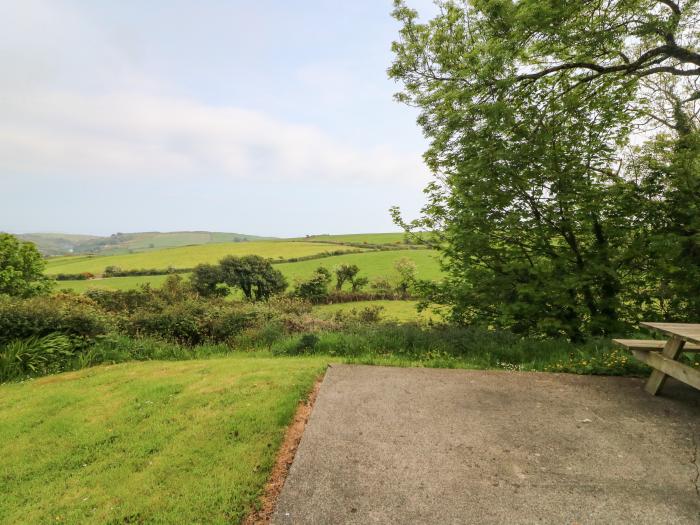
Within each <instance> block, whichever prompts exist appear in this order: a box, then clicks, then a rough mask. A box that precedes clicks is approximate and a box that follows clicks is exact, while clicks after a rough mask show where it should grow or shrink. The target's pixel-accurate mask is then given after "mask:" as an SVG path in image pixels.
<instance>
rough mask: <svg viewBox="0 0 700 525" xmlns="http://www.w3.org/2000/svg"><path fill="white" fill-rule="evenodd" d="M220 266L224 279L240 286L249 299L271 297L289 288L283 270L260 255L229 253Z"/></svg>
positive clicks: (228, 282) (233, 285)
mask: <svg viewBox="0 0 700 525" xmlns="http://www.w3.org/2000/svg"><path fill="white" fill-rule="evenodd" d="M219 268H220V272H221V279H222V281H223V282H224V283H225V284H227V285H229V286H231V287H237V288H240V289H241V291H242V292H243V295H245V297H246V299H248V300H255V301H259V300H265V299H269V298H270V297H271V296H273V295H276V294H279V293H281V292H283V291H284V290H285V289H286V288H287V280H286V279H285V278H284V275H282V272H280V271H279V270H276V269H275V268H273V267H272V264H270V261H268V260H266V259H263V258H262V257H260V256H259V255H245V256H243V257H234V256H233V255H228V256H226V257H224V258H223V259H221V261H219Z"/></svg>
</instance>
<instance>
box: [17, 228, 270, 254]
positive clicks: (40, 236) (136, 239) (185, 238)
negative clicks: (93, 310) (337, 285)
mask: <svg viewBox="0 0 700 525" xmlns="http://www.w3.org/2000/svg"><path fill="white" fill-rule="evenodd" d="M17 237H19V238H20V239H22V240H25V241H29V242H33V243H34V244H36V246H37V248H38V249H39V251H40V252H41V253H42V254H43V255H46V256H56V255H68V254H88V253H90V254H106V253H109V254H119V253H131V252H137V251H148V250H158V249H161V248H174V247H178V246H191V245H200V244H213V243H223V242H248V241H262V240H270V239H272V237H258V236H255V235H244V234H241V233H226V232H207V231H183V232H137V233H115V234H113V235H109V236H97V235H71V234H63V233H25V234H20V235H18V236H17Z"/></svg>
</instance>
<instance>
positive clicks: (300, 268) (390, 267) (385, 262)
mask: <svg viewBox="0 0 700 525" xmlns="http://www.w3.org/2000/svg"><path fill="white" fill-rule="evenodd" d="M246 244H253V243H246ZM264 244H267V243H264ZM270 244H272V243H270ZM299 244H305V243H299ZM198 248H202V247H201V246H199V247H198ZM164 251H170V250H164ZM153 253H154V254H155V253H160V252H153ZM436 255H437V252H434V251H432V250H397V251H385V252H367V253H351V254H347V255H336V256H333V257H326V258H323V259H312V260H309V261H300V262H295V263H281V264H276V265H275V268H277V269H279V270H281V271H282V273H283V274H284V275H285V277H286V278H287V280H288V281H289V283H290V285H292V284H293V283H294V281H295V280H297V279H306V278H308V277H310V276H311V275H312V274H313V272H314V271H315V270H316V268H318V267H319V266H324V267H326V268H328V269H329V270H333V268H334V267H335V266H337V265H340V264H357V266H359V268H360V275H365V276H367V277H369V278H370V280H371V279H373V278H376V277H386V278H387V279H389V280H390V281H393V282H395V281H396V280H397V278H398V274H397V273H396V270H394V263H395V262H396V261H397V260H398V259H400V258H402V257H406V258H408V259H411V260H412V261H414V262H415V263H416V266H417V268H418V274H417V276H418V277H419V278H420V279H428V280H438V279H440V277H441V272H440V266H439V264H438V261H437V258H436ZM113 258H114V257H110V259H113ZM165 266H167V264H166V265H165ZM193 266H194V264H193ZM70 273H75V272H70ZM182 276H183V278H187V277H188V275H187V274H182ZM165 279H167V275H146V276H137V277H111V278H108V279H92V280H89V281H58V282H57V283H56V290H62V289H69V290H74V291H76V292H79V293H82V292H84V291H86V290H89V289H90V288H100V289H103V290H129V289H133V288H137V287H138V286H140V285H143V284H146V283H149V284H150V285H151V286H153V287H156V288H157V287H159V286H161V285H162V284H163V281H165Z"/></svg>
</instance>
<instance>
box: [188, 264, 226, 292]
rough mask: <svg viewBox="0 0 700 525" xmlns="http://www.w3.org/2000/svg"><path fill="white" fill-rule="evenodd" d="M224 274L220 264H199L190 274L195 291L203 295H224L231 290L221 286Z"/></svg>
mask: <svg viewBox="0 0 700 525" xmlns="http://www.w3.org/2000/svg"><path fill="white" fill-rule="evenodd" d="M222 282H223V276H222V271H221V266H220V265H218V264H217V265H214V264H199V265H197V266H195V267H194V270H193V271H192V275H191V276H190V284H191V285H192V288H193V289H194V291H195V292H197V293H198V294H199V295H201V296H202V297H223V296H225V295H228V293H229V290H228V288H226V287H224V286H220V284H221V283H222Z"/></svg>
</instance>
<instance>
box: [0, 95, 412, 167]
mask: <svg viewBox="0 0 700 525" xmlns="http://www.w3.org/2000/svg"><path fill="white" fill-rule="evenodd" d="M0 159H1V160H0V168H1V169H2V170H3V172H5V173H17V174H22V173H33V174H42V173H44V174H47V175H53V174H73V175H76V176H91V177H92V176H110V175H117V176H127V175H133V176H137V177H144V176H171V175H202V174H206V175H212V174H213V175H217V174H218V175H222V176H230V177H245V178H249V177H253V178H258V177H261V178H268V179H269V178H273V179H275V178H309V177H311V178H319V179H330V180H333V179H365V180H379V181H387V180H396V181H401V180H416V179H421V178H423V177H425V170H424V168H423V167H422V164H421V160H420V157H419V155H415V154H413V155H402V154H399V153H397V152H395V151H392V150H391V149H389V148H386V147H382V146H377V147H376V148H371V149H367V150H363V149H358V148H355V147H352V146H348V145H345V144H342V143H339V142H337V141H335V140H333V139H332V138H330V137H329V136H327V135H326V134H324V133H323V132H322V131H321V130H319V129H317V128H315V127H313V126H308V125H298V124H291V123H287V122H283V121H280V120H278V119H275V118H273V117H271V116H268V115H263V114H261V113H258V112H254V111H248V110H245V109H240V108H234V107H215V106H211V105H206V104H203V103H200V102H198V101H195V100H188V99H182V98H175V97H169V96H157V95H150V94H134V93H115V94H108V95H86V94H74V93H65V92H64V93H56V92H42V91H35V92H33V93H32V94H31V95H29V96H18V95H15V96H4V97H3V99H2V101H0Z"/></svg>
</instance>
